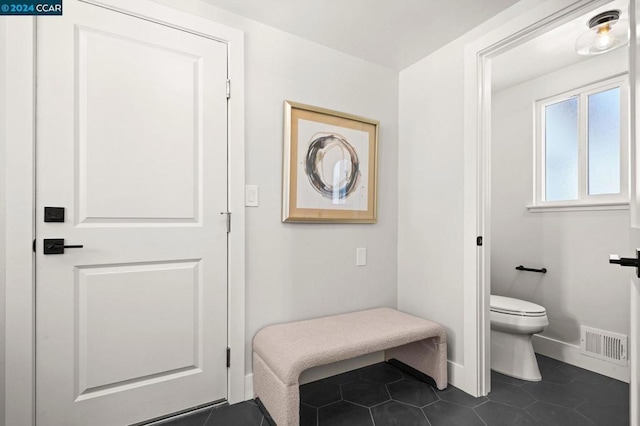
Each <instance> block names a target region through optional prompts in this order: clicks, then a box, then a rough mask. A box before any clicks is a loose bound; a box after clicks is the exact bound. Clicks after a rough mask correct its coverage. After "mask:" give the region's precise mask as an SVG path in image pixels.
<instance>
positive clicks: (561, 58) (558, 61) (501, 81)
mask: <svg viewBox="0 0 640 426" xmlns="http://www.w3.org/2000/svg"><path fill="white" fill-rule="evenodd" d="M611 9H618V10H620V11H621V14H620V19H621V22H619V24H618V25H625V24H628V21H627V22H626V23H625V22H624V20H628V19H629V11H628V9H629V7H628V1H626V0H615V1H612V2H610V3H607V4H606V5H604V6H601V7H598V8H597V9H593V10H591V11H589V12H587V13H585V14H584V15H582V16H580V17H578V18H576V19H573V20H571V21H569V22H566V23H565V24H563V25H561V26H558V27H556V28H553V29H551V30H550V31H547V32H545V33H544V34H541V35H539V36H538V37H536V38H534V39H532V40H529V41H527V42H526V43H523V44H521V45H520V46H517V47H515V48H513V49H511V50H509V51H507V52H505V53H503V54H501V55H499V56H497V57H496V58H495V59H494V60H493V63H492V66H491V72H492V84H493V86H492V89H493V90H494V91H499V90H502V89H504V88H507V87H511V86H514V85H516V84H519V83H522V82H525V81H529V80H531V79H534V78H536V77H539V76H542V75H545V74H548V73H550V72H553V71H557V70H559V69H562V68H565V67H568V66H570V65H573V64H576V63H578V62H581V61H584V60H589V59H591V58H593V56H580V55H578V54H577V53H576V51H575V43H576V39H577V38H578V37H579V36H580V35H581V34H582V33H584V32H585V31H587V29H588V26H587V22H588V21H589V19H590V18H591V17H593V16H595V15H597V14H598V13H600V12H604V11H606V10H611ZM623 49H624V48H621V49H619V50H616V51H614V52H616V53H615V56H616V58H617V57H618V56H620V54H621V52H620V51H621V50H623ZM611 53H613V52H611ZM604 55H609V53H605V54H604ZM612 57H613V55H612Z"/></svg>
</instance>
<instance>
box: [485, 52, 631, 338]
mask: <svg viewBox="0 0 640 426" xmlns="http://www.w3.org/2000/svg"><path fill="white" fill-rule="evenodd" d="M540 59H541V60H543V58H540ZM627 69H628V58H627V52H626V50H625V49H618V50H616V51H614V52H611V53H609V54H606V55H602V56H598V57H594V58H593V59H590V60H588V61H584V62H581V63H578V64H576V65H573V66H570V67H567V68H564V69H562V70H559V71H556V72H553V73H551V74H547V75H544V76H541V77H538V78H536V79H533V80H530V81H527V82H524V83H521V84H518V85H516V86H513V87H510V88H507V89H504V90H501V91H499V92H497V93H494V94H493V99H492V147H491V154H492V155H491V160H492V167H491V171H492V186H491V190H492V204H491V206H492V211H491V221H492V232H491V235H492V243H491V244H492V245H491V287H492V293H493V294H499V295H503V296H511V297H516V298H522V299H526V300H530V301H532V302H535V303H538V304H540V305H542V306H544V307H545V308H546V309H547V315H548V316H549V323H550V324H549V327H548V328H547V330H546V331H545V332H544V333H542V335H543V336H546V337H550V338H552V339H555V340H559V341H560V342H565V343H569V344H572V345H579V344H580V326H581V325H586V326H591V327H596V328H600V329H603V330H609V331H613V332H617V333H622V334H627V335H628V334H629V314H630V312H629V301H628V296H629V288H628V283H629V271H628V270H625V269H624V268H620V267H616V266H613V265H610V264H609V263H608V256H609V254H610V253H626V251H627V250H628V249H629V247H630V241H629V211H628V210H609V211H577V212H576V211H573V212H542V213H537V212H536V213H531V212H529V211H528V210H527V209H526V208H525V206H526V205H531V204H533V161H534V159H533V140H534V139H533V138H534V123H533V114H534V102H535V101H536V100H538V99H541V98H545V97H549V96H553V95H556V94H559V93H562V92H564V91H567V90H570V89H573V88H576V87H580V86H583V85H586V84H589V83H592V82H595V81H598V80H601V79H604V78H607V77H610V76H613V75H615V74H618V73H620V72H625V71H626V70H627ZM626 254H628V253H626ZM520 264H524V265H530V266H531V267H536V268H539V267H543V266H544V267H546V268H547V269H548V273H547V274H544V275H543V274H536V273H530V272H519V271H516V270H515V269H514V268H515V267H516V266H517V265H520Z"/></svg>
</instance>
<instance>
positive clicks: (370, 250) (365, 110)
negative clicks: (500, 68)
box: [157, 0, 398, 373]
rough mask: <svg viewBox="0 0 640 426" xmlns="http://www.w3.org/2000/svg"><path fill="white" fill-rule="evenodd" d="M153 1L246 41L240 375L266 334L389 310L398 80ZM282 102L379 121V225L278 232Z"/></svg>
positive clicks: (201, 7)
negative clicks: (272, 328)
mask: <svg viewBox="0 0 640 426" xmlns="http://www.w3.org/2000/svg"><path fill="white" fill-rule="evenodd" d="M157 1H158V2H160V3H164V4H168V5H170V6H173V7H176V8H180V9H182V10H185V11H187V12H190V13H194V14H197V15H200V16H202V17H205V18H209V19H211V20H213V21H216V22H219V23H222V24H225V25H228V26H231V27H235V28H238V29H240V30H243V31H244V32H245V76H246V77H245V79H246V81H245V93H246V96H245V105H246V115H245V128H246V129H245V132H246V133H245V135H246V140H245V144H246V145H245V151H246V165H245V167H246V182H247V184H256V185H259V186H260V206H259V207H257V208H247V210H246V215H247V216H246V235H247V236H246V315H247V317H246V339H247V342H246V350H247V352H246V353H247V358H246V371H247V373H249V372H250V371H251V370H252V368H251V338H252V337H253V335H254V334H255V332H256V331H258V330H259V329H260V328H262V327H264V326H266V325H268V324H273V323H277V322H283V321H293V320H299V319H304V318H311V317H316V316H322V315H329V314H335V313H340V312H348V311H352V310H357V309H364V308H372V307H376V306H392V307H395V306H396V281H397V265H396V262H397V247H396V241H397V208H396V207H397V185H398V183H397V182H398V181H397V152H398V148H397V137H398V95H397V93H398V74H397V72H394V71H392V70H390V69H386V68H382V67H380V66H377V65H373V64H371V63H368V62H365V61H362V60H359V59H355V58H353V57H351V56H348V55H345V54H342V53H339V52H337V51H335V50H332V49H329V48H327V47H324V46H321V45H318V44H315V43H312V42H309V41H306V40H303V39H301V38H299V37H296V36H293V35H290V34H287V33H284V32H281V31H278V30H275V29H273V28H271V27H268V26H265V25H262V24H259V23H257V22H254V21H251V20H248V19H245V18H242V17H239V16H237V15H233V14H231V13H228V12H226V11H222V10H220V9H217V8H214V7H211V6H208V5H206V4H204V3H200V2H198V1H193V0H189V1H177V0H157ZM232 86H233V83H232ZM284 100H292V101H296V102H302V103H306V104H311V105H315V106H321V107H325V108H330V109H334V110H338V111H344V112H348V113H352V114H357V115H361V116H365V117H369V118H373V119H377V120H380V137H379V164H378V166H379V175H378V177H379V187H378V223H377V224H374V225H366V224H363V225H353V224H350V225H349V224H337V225H332V224H328V225H325V224H320V225H319V224H283V223H281V221H280V217H281V216H280V212H281V203H282V195H281V183H282V143H283V101H284ZM357 247H366V248H367V255H368V256H367V261H368V265H367V266H365V267H356V266H355V255H356V248H357Z"/></svg>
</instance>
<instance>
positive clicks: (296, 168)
mask: <svg viewBox="0 0 640 426" xmlns="http://www.w3.org/2000/svg"><path fill="white" fill-rule="evenodd" d="M284 117H285V119H284V161H283V178H282V221H283V222H333V223H375V222H376V193H377V174H378V171H377V162H378V125H379V122H378V121H377V120H371V119H368V118H363V117H358V116H355V115H351V114H345V113H342V112H337V111H332V110H328V109H324V108H318V107H314V106H310V105H303V104H299V103H296V102H291V101H286V102H285V103H284Z"/></svg>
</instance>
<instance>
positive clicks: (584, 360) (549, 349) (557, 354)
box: [532, 334, 631, 383]
mask: <svg viewBox="0 0 640 426" xmlns="http://www.w3.org/2000/svg"><path fill="white" fill-rule="evenodd" d="M532 342H533V349H534V351H535V352H536V353H539V354H541V355H545V356H548V357H550V358H554V359H557V360H558V361H562V362H566V363H567V364H571V365H575V366H576V367H580V368H584V369H585V370H589V371H593V372H594V373H598V374H602V375H603V376H607V377H611V378H614V379H617V380H621V381H623V382H626V383H629V380H630V378H631V370H630V368H629V365H628V364H627V365H626V366H625V365H617V364H613V363H610V362H607V361H605V360H601V359H598V358H593V357H590V356H588V355H584V354H583V353H581V352H580V346H577V345H572V344H570V343H566V342H562V341H560V340H555V339H552V338H550V337H545V336H539V335H537V334H534V336H533V340H532Z"/></svg>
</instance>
